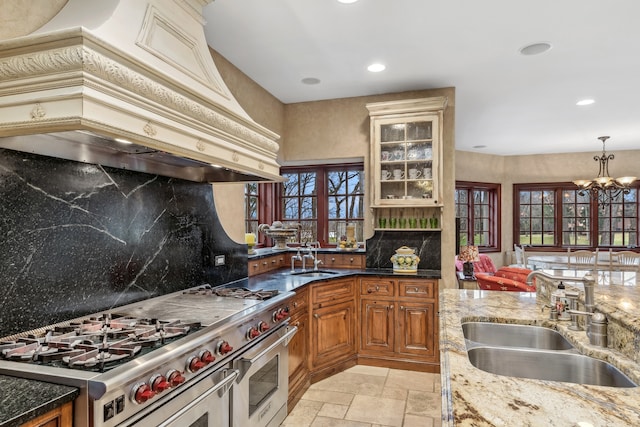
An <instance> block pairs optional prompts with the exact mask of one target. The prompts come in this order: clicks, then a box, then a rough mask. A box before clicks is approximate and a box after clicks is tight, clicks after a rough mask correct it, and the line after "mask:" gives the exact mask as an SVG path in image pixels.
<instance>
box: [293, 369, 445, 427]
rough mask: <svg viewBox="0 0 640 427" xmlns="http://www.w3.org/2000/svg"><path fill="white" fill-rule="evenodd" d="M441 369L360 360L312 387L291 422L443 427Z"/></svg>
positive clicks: (326, 426)
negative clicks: (417, 369) (384, 365)
mask: <svg viewBox="0 0 640 427" xmlns="http://www.w3.org/2000/svg"><path fill="white" fill-rule="evenodd" d="M440 390H441V387H440V374H428V373H423V372H414V371H403V370H398V369H388V368H376V367H372V366H363V365H358V366H354V367H353V368H350V369H347V370H346V371H344V372H341V373H339V374H336V375H334V376H332V377H330V378H326V379H324V380H322V381H319V382H317V383H315V384H313V385H311V387H310V388H309V390H307V392H306V393H305V394H304V395H303V396H302V399H300V401H299V402H298V404H297V405H296V406H295V408H293V410H292V411H291V413H290V414H289V416H288V417H287V418H286V419H285V420H284V422H283V423H282V424H281V425H282V426H287V427H392V426H393V427H439V426H440V425H441V422H440V416H441V409H440V407H441V398H440Z"/></svg>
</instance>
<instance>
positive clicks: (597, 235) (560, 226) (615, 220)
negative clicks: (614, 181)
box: [513, 183, 640, 248]
mask: <svg viewBox="0 0 640 427" xmlns="http://www.w3.org/2000/svg"><path fill="white" fill-rule="evenodd" d="M513 200H514V212H517V213H518V220H517V221H514V241H515V242H519V243H520V244H525V245H529V246H532V247H545V248H553V247H556V248H567V247H579V248H596V247H601V248H602V247H611V248H627V247H636V245H637V242H638V212H639V211H640V209H639V208H638V203H639V201H638V187H637V186H636V187H634V188H632V189H631V191H630V192H629V194H622V193H621V194H619V195H618V196H617V197H615V198H613V199H612V201H611V203H609V204H608V205H605V206H602V205H600V206H599V205H598V204H597V202H596V201H593V200H591V198H590V196H589V195H588V194H587V195H584V196H581V195H579V194H578V191H577V189H576V186H575V185H574V184H571V183H549V184H516V185H514V198H513Z"/></svg>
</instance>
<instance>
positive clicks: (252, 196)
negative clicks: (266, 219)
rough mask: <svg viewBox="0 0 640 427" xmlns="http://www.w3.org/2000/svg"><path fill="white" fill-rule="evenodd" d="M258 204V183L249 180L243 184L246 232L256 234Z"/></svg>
mask: <svg viewBox="0 0 640 427" xmlns="http://www.w3.org/2000/svg"><path fill="white" fill-rule="evenodd" d="M259 204H260V194H259V191H258V183H256V182H250V183H247V184H245V186H244V223H245V226H244V229H245V230H246V231H245V232H246V233H254V234H255V235H256V236H257V235H258V223H259V218H258V206H259Z"/></svg>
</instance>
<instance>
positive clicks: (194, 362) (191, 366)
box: [187, 356, 205, 372]
mask: <svg viewBox="0 0 640 427" xmlns="http://www.w3.org/2000/svg"><path fill="white" fill-rule="evenodd" d="M204 366H205V365H204V363H202V361H201V360H200V358H199V357H196V356H191V357H190V358H189V360H187V370H188V371H189V372H198V371H199V370H200V369H202V368H204Z"/></svg>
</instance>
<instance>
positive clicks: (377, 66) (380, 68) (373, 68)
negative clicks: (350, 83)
mask: <svg viewBox="0 0 640 427" xmlns="http://www.w3.org/2000/svg"><path fill="white" fill-rule="evenodd" d="M385 68H387V67H385V66H384V65H383V64H380V63H375V64H371V65H369V66H368V67H367V70H369V71H371V72H372V73H379V72H380V71H384V69H385Z"/></svg>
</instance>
